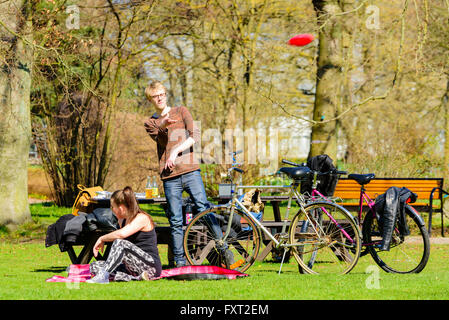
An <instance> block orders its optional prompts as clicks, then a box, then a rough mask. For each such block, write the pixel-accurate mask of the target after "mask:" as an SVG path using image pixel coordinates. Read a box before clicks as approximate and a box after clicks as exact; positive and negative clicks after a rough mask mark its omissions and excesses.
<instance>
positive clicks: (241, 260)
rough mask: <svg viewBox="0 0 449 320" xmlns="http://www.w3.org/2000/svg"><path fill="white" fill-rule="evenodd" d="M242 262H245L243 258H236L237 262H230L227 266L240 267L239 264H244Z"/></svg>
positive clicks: (230, 267) (231, 267)
mask: <svg viewBox="0 0 449 320" xmlns="http://www.w3.org/2000/svg"><path fill="white" fill-rule="evenodd" d="M244 263H245V260H243V259H240V260H238V261H237V262H235V263H233V264H231V265H230V266H229V269H236V268H238V267H240V266H241V265H242V264H244Z"/></svg>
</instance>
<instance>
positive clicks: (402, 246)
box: [362, 205, 430, 273]
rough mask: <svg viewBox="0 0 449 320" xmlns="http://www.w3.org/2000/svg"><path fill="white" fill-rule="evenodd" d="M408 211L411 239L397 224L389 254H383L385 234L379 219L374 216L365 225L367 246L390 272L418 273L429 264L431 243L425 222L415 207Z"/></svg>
mask: <svg viewBox="0 0 449 320" xmlns="http://www.w3.org/2000/svg"><path fill="white" fill-rule="evenodd" d="M404 210H405V213H406V222H407V227H408V230H409V232H410V235H409V236H404V235H403V233H401V232H400V231H399V230H401V227H400V226H399V220H397V221H396V225H395V228H394V230H393V235H392V237H391V242H390V249H389V250H388V251H381V250H379V249H380V247H381V243H382V233H381V231H380V229H379V221H378V220H377V218H375V217H374V216H373V214H371V213H370V214H368V215H367V216H366V217H365V220H364V221H363V228H362V230H363V242H364V244H366V245H367V246H368V250H369V253H370V254H371V256H372V257H373V259H374V261H375V262H376V263H377V264H378V265H379V267H381V268H382V269H383V270H385V271H386V272H390V273H418V272H421V271H422V270H423V269H424V267H425V266H426V264H427V261H428V260H429V255H430V240H429V235H428V233H427V230H426V227H425V225H424V222H423V221H422V220H421V218H420V217H419V215H418V213H417V212H416V210H415V209H414V208H413V207H412V206H410V205H406V206H405V207H404Z"/></svg>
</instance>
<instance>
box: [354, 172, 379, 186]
mask: <svg viewBox="0 0 449 320" xmlns="http://www.w3.org/2000/svg"><path fill="white" fill-rule="evenodd" d="M375 176H376V175H375V174H374V173H367V174H357V173H351V174H350V175H348V178H349V179H353V180H355V181H357V182H358V183H359V184H360V185H362V186H363V185H364V184H368V183H369V182H370V181H371V180H372V179H374V177H375Z"/></svg>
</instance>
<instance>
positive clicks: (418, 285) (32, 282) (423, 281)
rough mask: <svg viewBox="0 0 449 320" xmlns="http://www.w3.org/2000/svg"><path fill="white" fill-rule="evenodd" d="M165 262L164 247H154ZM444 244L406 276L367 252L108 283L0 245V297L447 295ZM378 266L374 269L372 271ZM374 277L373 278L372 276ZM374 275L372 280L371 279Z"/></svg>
mask: <svg viewBox="0 0 449 320" xmlns="http://www.w3.org/2000/svg"><path fill="white" fill-rule="evenodd" d="M160 247H161V248H160V251H161V258H162V260H163V264H166V246H160ZM448 256H449V245H434V246H432V252H431V256H430V260H429V263H428V265H427V267H426V268H425V269H424V271H423V272H421V273H420V274H412V275H395V274H387V273H385V272H383V271H381V270H378V269H377V268H376V267H374V268H375V269H376V271H375V272H372V271H369V272H368V273H367V272H366V271H367V270H370V269H369V267H370V266H373V265H374V263H373V261H372V259H371V257H369V256H365V257H362V258H361V259H360V261H359V264H358V265H357V266H356V268H355V269H354V270H353V271H352V272H351V273H350V274H347V275H325V276H323V275H320V276H314V275H302V274H299V273H298V272H297V267H296V263H294V261H293V259H292V260H291V262H290V263H288V264H284V266H283V270H282V273H281V274H278V270H279V266H280V265H279V264H278V263H273V262H269V261H265V262H263V263H256V264H255V265H253V266H252V267H251V268H250V269H249V270H248V271H247V273H248V274H249V275H250V276H249V277H247V278H242V279H236V280H196V281H174V280H167V279H162V280H156V281H150V282H145V281H141V282H130V283H119V282H117V283H110V284H109V285H95V284H87V283H72V284H65V283H47V282H45V280H46V279H47V278H50V277H52V276H53V275H63V276H65V275H67V273H66V272H65V268H66V267H67V265H69V264H70V260H69V258H68V255H67V253H65V252H64V253H61V252H60V251H59V248H58V247H57V246H52V247H49V248H45V246H44V243H43V242H42V241H39V242H31V243H14V242H6V241H4V242H2V243H1V244H0V299H2V300H4V299H13V300H22V299H24V300H29V299H33V300H35V299H38V300H41V299H43V300H59V299H63V300H71V299H77V300H78V299H81V300H83V299H100V300H103V299H105V300H111V299H118V300H123V299H125V300H126V299H138V300H141V299H145V300H160V299H163V300H172V299H173V300H203V299H206V300H228V299H230V300H272V299H274V300H303V299H305V300H309V299H310V300H322V299H325V300H334V299H337V300H341V299H343V300H346V299H362V300H363V299H382V300H383V299H387V300H395V299H401V300H407V299H413V300H415V299H424V300H429V299H431V300H434V299H435V300H436V299H444V300H446V299H448V298H449V266H448V264H447V259H448ZM377 271H378V273H377ZM377 276H378V278H377ZM376 279H378V282H376Z"/></svg>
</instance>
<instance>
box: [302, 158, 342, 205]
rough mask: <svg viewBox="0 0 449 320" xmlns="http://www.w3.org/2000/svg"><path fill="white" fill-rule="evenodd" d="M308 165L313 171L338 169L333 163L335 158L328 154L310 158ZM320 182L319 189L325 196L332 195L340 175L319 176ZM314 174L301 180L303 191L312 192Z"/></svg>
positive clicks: (322, 171)
mask: <svg viewBox="0 0 449 320" xmlns="http://www.w3.org/2000/svg"><path fill="white" fill-rule="evenodd" d="M307 167H309V168H310V169H311V170H313V171H318V172H321V173H325V172H332V171H336V170H337V168H336V167H335V166H334V164H333V160H332V159H331V158H330V157H329V156H328V155H327V154H321V155H319V156H315V157H312V158H310V159H309V160H308V161H307ZM317 179H318V180H319V183H318V185H317V190H318V191H319V192H320V193H321V194H323V196H325V197H332V196H333V195H334V192H335V188H336V187H337V182H338V175H337V174H329V175H325V176H320V177H318V178H317ZM312 184H313V175H310V178H308V179H307V180H304V181H301V193H308V194H311V193H312Z"/></svg>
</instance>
